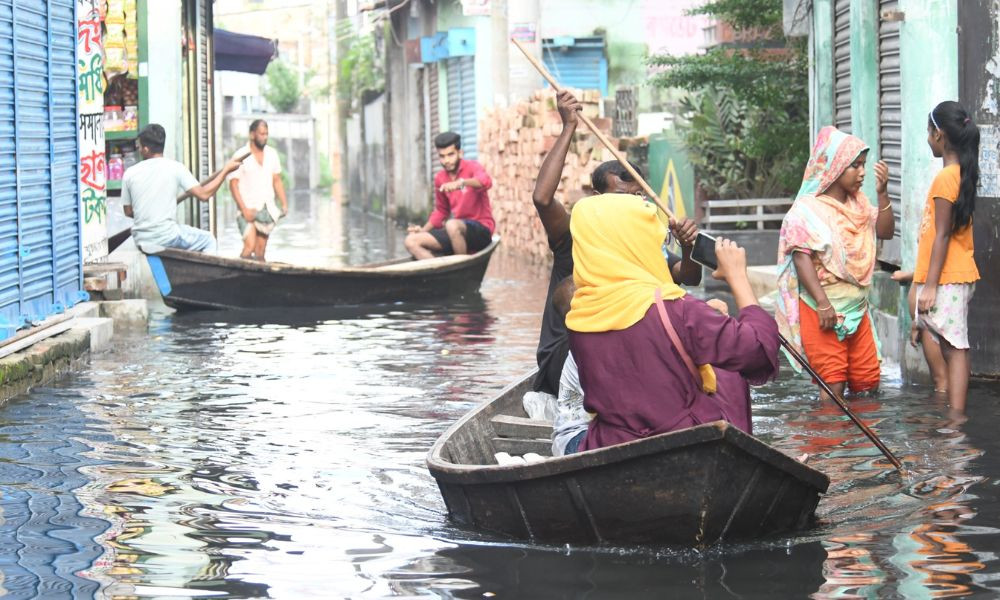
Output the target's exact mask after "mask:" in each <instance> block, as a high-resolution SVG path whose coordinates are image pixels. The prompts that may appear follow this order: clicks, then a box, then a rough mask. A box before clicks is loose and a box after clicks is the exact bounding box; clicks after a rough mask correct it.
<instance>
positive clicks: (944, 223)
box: [913, 102, 979, 411]
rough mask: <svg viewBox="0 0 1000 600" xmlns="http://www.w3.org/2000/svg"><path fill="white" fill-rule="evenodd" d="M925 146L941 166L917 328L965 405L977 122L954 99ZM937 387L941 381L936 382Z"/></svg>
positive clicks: (921, 262) (930, 199)
mask: <svg viewBox="0 0 1000 600" xmlns="http://www.w3.org/2000/svg"><path fill="white" fill-rule="evenodd" d="M927 144H928V145H929V146H930V147H931V152H933V153H934V156H935V158H941V159H943V162H944V168H943V169H941V171H940V172H939V173H938V174H937V176H936V177H934V182H933V183H932V184H931V189H930V191H928V192H927V204H926V205H925V206H924V215H923V218H922V219H921V220H920V236H919V241H918V246H917V264H916V268H915V270H914V272H913V283H914V287H915V288H916V301H917V302H916V304H917V312H916V314H915V315H914V319H915V324H916V327H917V328H918V329H919V330H920V342H921V343H922V344H923V346H924V353H925V355H926V356H927V358H928V364H929V365H930V366H931V368H932V369H933V368H934V362H933V356H934V354H935V352H936V351H937V348H935V347H934V346H933V345H940V353H941V354H943V355H944V360H945V363H946V365H947V371H946V372H947V380H946V381H947V390H948V392H947V393H948V401H949V403H950V404H951V408H952V409H954V410H958V411H962V410H965V395H966V392H967V391H968V388H969V327H968V314H969V300H970V299H971V298H972V293H973V290H974V289H975V283H976V281H978V280H979V270H978V269H977V268H976V261H975V260H974V258H973V245H972V213H973V211H974V210H975V207H976V187H977V186H978V185H979V128H978V127H976V124H975V123H973V122H972V118H971V116H970V115H969V113H968V112H966V111H965V109H964V108H962V106H961V105H960V104H959V103H957V102H942V103H941V104H938V105H937V106H936V107H935V108H934V110H932V111H931V113H930V115H929V117H928V119H927ZM935 384H936V385H935V387H938V388H940V385H941V383H940V382H935Z"/></svg>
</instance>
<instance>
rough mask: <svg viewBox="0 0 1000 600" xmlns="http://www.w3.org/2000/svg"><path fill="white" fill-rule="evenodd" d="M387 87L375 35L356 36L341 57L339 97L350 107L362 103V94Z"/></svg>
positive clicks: (354, 107)
mask: <svg viewBox="0 0 1000 600" xmlns="http://www.w3.org/2000/svg"><path fill="white" fill-rule="evenodd" d="M384 89H385V70H384V69H383V67H382V61H381V60H380V59H379V55H378V51H377V48H376V44H375V36H373V35H371V34H368V35H363V36H354V38H352V40H351V42H350V46H349V47H348V49H347V52H346V53H344V55H343V57H342V58H341V59H340V72H339V73H338V77H337V97H338V98H339V99H340V100H342V101H344V102H346V103H347V104H348V106H349V108H350V109H352V110H354V109H357V108H358V107H359V105H360V101H361V94H362V93H363V92H366V91H375V92H379V91H382V90H384Z"/></svg>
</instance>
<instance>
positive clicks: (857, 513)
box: [0, 197, 1000, 598]
mask: <svg viewBox="0 0 1000 600" xmlns="http://www.w3.org/2000/svg"><path fill="white" fill-rule="evenodd" d="M224 220H225V219H224ZM237 244H238V239H237V238H236V232H235V227H234V226H233V225H231V224H226V225H225V228H224V229H223V240H222V247H223V252H227V253H234V250H233V249H234V248H236V247H237ZM317 248H323V249H322V250H317ZM401 253H402V232H400V231H398V230H396V229H395V228H393V227H391V226H389V225H387V224H385V223H384V222H383V221H381V220H378V219H371V218H367V217H363V216H361V215H358V214H356V213H345V212H343V211H342V210H341V209H339V208H338V207H336V206H335V205H332V204H330V203H329V201H326V200H323V199H317V198H309V197H297V198H295V199H293V201H292V214H291V216H290V217H289V220H288V222H287V223H283V224H282V226H281V227H280V228H279V230H278V232H277V233H276V235H275V236H274V241H273V247H272V248H271V250H270V254H269V258H271V259H272V260H282V261H288V262H297V263H305V264H317V265H319V264H328V265H337V264H359V263H361V262H365V261H368V260H373V261H374V260H381V259H384V258H389V257H392V256H396V255H399V254H401ZM545 280H546V271H545V269H544V268H543V267H540V266H537V265H532V264H530V263H527V262H524V261H522V260H520V259H519V258H518V257H516V256H512V255H510V254H507V253H498V255H497V256H495V257H494V260H493V262H492V264H491V265H490V269H489V271H488V273H487V276H486V280H485V282H484V285H483V289H482V292H481V294H478V295H474V296H470V297H466V298H464V299H461V300H459V301H456V302H454V303H452V304H450V305H448V306H435V305H414V304H393V305H383V306H368V307H356V308H346V309H316V310H308V311H303V310H300V309H297V310H294V311H285V310H277V311H236V312H201V313H191V314H182V315H178V314H170V313H167V312H163V313H159V314H158V315H157V316H156V317H155V318H154V320H153V321H152V322H151V323H150V327H149V331H148V332H146V331H126V332H118V333H117V334H116V339H115V344H114V348H113V350H112V351H110V352H107V353H103V354H99V355H96V356H94V357H93V358H92V360H91V362H90V365H89V367H88V368H87V369H86V370H84V371H81V372H79V373H76V374H73V375H70V376H67V377H65V378H63V379H60V380H59V381H57V382H55V383H54V384H52V385H50V386H48V387H45V388H39V389H36V390H34V391H32V392H31V393H29V394H26V395H23V396H20V397H18V398H15V399H14V400H13V401H11V402H10V403H9V404H8V405H6V406H4V407H3V408H0V511H2V518H3V521H2V523H0V572H2V574H3V581H2V584H0V585H2V587H3V589H4V590H5V591H6V592H7V595H8V596H9V597H12V598H33V597H46V598H68V597H84V598H86V597H111V598H115V597H118V598H131V597H142V598H161V597H162V598H170V597H173V598H175V597H218V598H311V597H315V598H341V597H345V598H346V597H350V598H377V597H386V596H401V597H415V596H428V597H439V598H484V597H500V598H664V597H669V598H793V597H794V598H804V597H809V596H812V597H814V598H861V597H864V598H933V597H959V596H980V597H994V596H995V595H996V591H997V590H998V589H1000V581H998V575H997V571H998V561H997V559H996V558H995V554H994V553H995V552H997V551H1000V535H998V534H1000V529H997V524H998V523H1000V520H998V518H1000V514H998V513H1000V502H998V500H1000V489H998V485H1000V483H998V482H1000V477H998V475H1000V463H998V461H996V460H993V458H994V457H996V456H998V452H997V451H998V450H1000V440H998V436H997V435H996V434H995V431H996V428H997V424H998V417H997V415H996V411H995V405H996V402H997V401H998V400H1000V392H998V385H997V384H996V383H992V384H987V383H979V384H976V385H974V386H973V388H972V391H971V397H970V400H969V406H970V410H969V415H968V419H967V420H958V419H954V418H949V417H948V416H947V411H946V410H945V407H944V404H943V402H942V401H940V400H937V399H933V398H928V397H927V394H926V390H924V389H921V388H904V387H902V386H900V385H899V381H898V379H899V378H898V375H894V374H893V373H892V372H889V373H888V374H887V378H886V379H887V384H886V386H885V389H884V391H883V393H882V394H881V395H880V396H879V397H877V398H865V399H858V400H854V401H853V403H852V406H853V408H854V409H855V410H856V411H857V412H858V413H859V414H860V415H861V417H862V418H863V419H864V420H865V421H866V423H868V424H869V425H871V426H872V427H873V428H875V429H876V430H877V431H878V433H879V434H880V435H881V436H882V438H883V440H884V441H885V442H886V444H887V445H888V446H889V447H890V448H892V449H893V450H895V451H896V453H897V455H899V456H900V457H901V458H903V459H904V462H906V463H907V465H908V467H909V468H910V473H909V475H908V476H907V477H905V478H902V477H900V476H899V475H898V474H896V473H895V472H893V471H892V470H891V469H890V468H888V465H887V463H886V461H885V460H884V459H883V458H882V457H881V455H880V454H879V453H878V451H877V450H876V449H875V448H873V447H872V446H871V445H870V444H869V443H868V442H867V440H866V439H865V438H864V437H863V436H862V435H861V434H860V433H859V432H857V431H856V429H855V428H854V426H853V425H852V424H851V423H850V422H849V421H848V420H847V419H846V418H845V417H843V416H842V415H840V414H839V412H838V409H837V408H836V407H835V406H834V405H832V404H823V403H821V402H819V401H818V400H817V399H816V398H815V394H814V393H813V390H812V389H811V388H810V386H809V385H808V384H807V383H806V382H803V381H801V380H797V379H793V378H791V377H790V370H789V369H785V370H784V373H783V377H782V379H781V380H780V381H779V382H777V383H774V384H770V385H768V386H765V387H764V388H761V389H759V390H756V392H755V405H754V410H755V422H754V426H755V430H756V433H757V435H758V436H759V437H761V438H762V439H764V440H765V441H768V442H769V443H772V444H773V445H775V446H777V447H779V448H781V449H782V450H784V451H786V452H789V453H796V454H798V453H803V452H807V453H809V454H810V455H811V457H810V459H809V462H810V464H811V465H812V466H814V467H816V468H818V469H820V470H822V471H824V472H825V473H827V474H828V475H829V476H830V478H831V480H832V482H833V483H832V484H831V489H830V492H829V493H828V494H827V495H826V496H825V497H824V498H823V499H822V501H821V502H820V506H819V511H818V512H819V517H820V524H819V526H818V527H817V528H816V529H814V530H811V531H809V532H806V533H804V534H801V535H798V536H793V537H788V538H779V539H772V540H768V541H765V542H755V543H750V544H724V545H721V546H718V547H715V548H711V549H709V550H707V551H703V552H695V551H691V550H679V549H672V548H568V547H540V546H532V545H527V544H522V543H510V542H509V541H505V540H499V539H496V538H492V537H490V536H486V535H483V534H479V533H476V532H470V531H465V530H462V529H458V528H456V527H454V526H452V525H451V524H449V522H448V520H447V516H446V513H445V509H444V504H443V502H442V501H441V498H440V496H439V494H438V491H437V488H436V486H435V484H434V482H433V479H432V478H431V477H430V475H429V474H428V473H427V471H426V469H425V467H424V458H425V455H426V452H427V450H428V449H429V447H430V446H431V444H432V443H433V442H434V440H435V439H436V438H437V436H438V435H439V434H440V433H441V432H443V431H444V429H446V428H447V427H448V426H449V425H450V424H451V423H452V422H453V421H454V420H456V419H458V418H459V417H460V416H461V415H462V414H464V413H465V412H466V411H467V410H469V409H470V408H471V407H473V406H474V405H476V404H477V403H479V402H481V401H483V400H485V399H487V398H488V397H489V396H491V395H492V394H494V393H495V392H497V391H498V390H499V389H501V388H502V387H503V386H505V385H506V384H508V383H510V382H511V381H513V380H514V379H515V378H517V377H518V376H519V375H521V374H523V373H524V372H526V371H527V370H529V369H530V368H531V367H532V366H533V363H534V348H535V344H536V341H537V331H538V326H539V322H540V319H539V311H540V308H541V306H542V303H543V300H544V291H545V290H544V288H545ZM890 371H891V369H890Z"/></svg>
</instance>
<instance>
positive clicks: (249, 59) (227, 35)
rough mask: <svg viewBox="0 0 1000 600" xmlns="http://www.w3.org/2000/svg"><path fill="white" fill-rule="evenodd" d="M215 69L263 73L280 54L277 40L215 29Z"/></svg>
mask: <svg viewBox="0 0 1000 600" xmlns="http://www.w3.org/2000/svg"><path fill="white" fill-rule="evenodd" d="M214 45H215V70H216V71H239V72H240V73H254V74H256V75H263V74H264V71H265V70H266V69H267V64H268V63H269V62H271V59H272V58H274V57H276V56H277V55H278V43H277V40H269V39H267V38H263V37H259V36H256V35H247V34H245V33H234V32H232V31H226V30H224V29H216V30H215V39H214Z"/></svg>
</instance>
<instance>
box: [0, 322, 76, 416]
mask: <svg viewBox="0 0 1000 600" xmlns="http://www.w3.org/2000/svg"><path fill="white" fill-rule="evenodd" d="M89 350H90V332H89V331H88V330H86V329H70V330H68V331H65V332H63V333H60V334H59V335H55V336H52V337H50V338H48V339H45V340H42V341H40V342H38V343H36V344H34V345H33V346H31V347H30V348H26V349H24V350H22V351H20V352H15V353H14V354H11V355H9V356H5V357H3V358H0V402H6V401H7V400H9V399H10V398H12V397H14V396H16V395H18V394H23V393H24V392H27V391H28V390H30V389H31V388H32V387H34V386H36V385H41V384H43V383H46V382H48V381H51V380H52V379H54V378H55V377H56V376H57V375H60V374H62V373H65V372H67V371H70V370H72V369H74V368H75V367H76V366H78V365H79V364H80V362H82V360H83V359H84V358H85V357H86V355H87V352H88V351H89Z"/></svg>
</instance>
